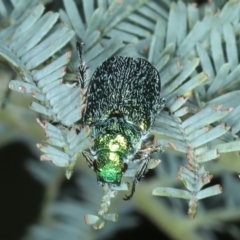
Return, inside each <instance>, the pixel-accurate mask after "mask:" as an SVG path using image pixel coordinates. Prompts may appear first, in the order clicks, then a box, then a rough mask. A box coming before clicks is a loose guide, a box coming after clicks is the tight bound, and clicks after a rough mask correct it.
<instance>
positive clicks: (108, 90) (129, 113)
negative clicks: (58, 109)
mask: <svg viewBox="0 0 240 240" xmlns="http://www.w3.org/2000/svg"><path fill="white" fill-rule="evenodd" d="M160 91H161V82H160V77H159V74H158V72H157V70H156V69H155V68H154V67H153V66H152V65H151V64H150V63H149V62H148V61H146V60H144V59H141V58H130V57H122V56H115V57H111V58H109V59H108V60H106V61H105V62H103V63H102V65H100V66H99V67H98V68H97V69H96V71H95V72H94V74H93V76H92V78H91V81H90V83H89V87H88V91H87V95H86V97H87V108H86V112H85V114H84V117H83V121H84V123H85V124H87V125H90V126H91V125H94V124H95V123H96V122H98V121H99V120H104V119H106V118H108V117H109V115H110V113H111V112H112V111H113V110H119V111H120V112H121V113H122V114H123V116H124V119H125V120H127V121H129V122H131V123H133V124H135V125H136V126H138V127H139V128H140V129H141V130H142V132H146V131H148V130H149V128H150V127H151V125H152V123H153V121H154V117H155V115H156V113H157V111H158V110H159V108H160V107H161V106H160Z"/></svg>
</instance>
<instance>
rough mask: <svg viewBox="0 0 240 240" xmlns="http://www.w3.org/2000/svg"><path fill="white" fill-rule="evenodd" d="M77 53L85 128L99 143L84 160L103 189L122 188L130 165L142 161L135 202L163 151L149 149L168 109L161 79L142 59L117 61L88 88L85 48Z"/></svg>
mask: <svg viewBox="0 0 240 240" xmlns="http://www.w3.org/2000/svg"><path fill="white" fill-rule="evenodd" d="M77 50H78V53H79V59H80V65H79V67H78V72H79V74H78V76H79V78H78V81H79V84H80V87H81V88H82V89H84V90H83V92H84V93H85V94H84V99H85V100H84V106H85V107H84V108H83V109H82V119H81V124H82V125H83V126H89V127H90V129H91V138H92V140H93V146H92V147H91V148H90V149H88V150H86V151H83V156H84V157H85V158H86V161H87V163H88V165H89V167H90V168H93V169H94V171H95V172H96V175H97V181H98V182H99V183H100V184H104V183H108V184H112V185H120V184H121V180H122V177H123V174H124V173H125V172H126V170H127V169H128V163H129V162H133V161H140V162H141V164H140V165H139V167H138V170H137V172H136V174H135V177H134V180H133V184H132V189H131V194H130V195H129V196H127V195H126V197H125V198H124V200H129V199H130V198H131V197H132V196H133V194H134V192H135V188H136V185H137V183H138V182H139V181H140V179H141V177H143V176H144V174H145V172H146V170H147V166H148V162H149V160H150V154H151V153H152V152H155V151H160V152H161V151H162V149H161V147H159V146H151V147H145V145H146V144H145V143H147V142H149V140H150V135H149V132H150V129H151V127H152V125H153V122H154V120H155V118H156V115H157V114H158V113H160V111H161V110H162V109H163V108H164V107H165V100H164V98H162V97H161V96H160V92H161V80H160V76H159V73H158V71H157V70H156V69H155V68H154V67H153V66H152V65H151V63H149V62H148V61H147V60H144V59H142V58H132V57H123V56H113V57H110V58H109V59H107V60H106V61H104V62H103V63H102V64H101V65H100V66H99V67H97V69H96V70H95V72H94V73H93V75H92V77H91V79H90V81H89V82H87V80H86V71H87V67H86V65H85V63H84V61H83V54H82V44H81V43H79V42H77Z"/></svg>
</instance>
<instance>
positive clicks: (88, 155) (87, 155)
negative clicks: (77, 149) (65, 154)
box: [82, 151, 97, 171]
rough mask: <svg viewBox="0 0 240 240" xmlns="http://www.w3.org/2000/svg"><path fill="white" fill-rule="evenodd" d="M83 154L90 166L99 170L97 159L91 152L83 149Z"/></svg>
mask: <svg viewBox="0 0 240 240" xmlns="http://www.w3.org/2000/svg"><path fill="white" fill-rule="evenodd" d="M82 155H83V156H84V157H85V159H86V162H87V164H88V166H89V167H90V168H91V169H93V170H94V171H97V165H96V160H95V159H93V157H92V155H91V153H89V152H87V151H83V152H82Z"/></svg>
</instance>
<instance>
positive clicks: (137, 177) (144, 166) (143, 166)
mask: <svg viewBox="0 0 240 240" xmlns="http://www.w3.org/2000/svg"><path fill="white" fill-rule="evenodd" d="M149 159H150V158H149V157H148V156H147V157H146V158H145V159H144V160H143V162H142V163H141V165H140V166H139V168H138V170H137V173H136V175H135V177H134V180H133V184H132V189H131V194H130V195H125V198H123V200H130V199H131V198H132V196H133V194H134V192H135V190H136V186H137V184H138V182H139V181H140V180H141V178H142V177H143V175H144V174H145V172H146V170H147V166H148V162H149Z"/></svg>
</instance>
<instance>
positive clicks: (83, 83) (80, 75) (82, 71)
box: [76, 42, 88, 89]
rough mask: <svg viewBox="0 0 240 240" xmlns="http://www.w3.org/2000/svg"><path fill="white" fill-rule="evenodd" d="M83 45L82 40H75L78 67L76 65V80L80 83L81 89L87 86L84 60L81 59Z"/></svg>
mask: <svg viewBox="0 0 240 240" xmlns="http://www.w3.org/2000/svg"><path fill="white" fill-rule="evenodd" d="M83 45H84V42H77V43H76V48H77V51H78V56H79V67H78V82H79V84H80V87H81V88H82V89H86V88H87V69H88V67H87V66H86V64H85V62H84V61H83V51H82V46H83Z"/></svg>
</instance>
